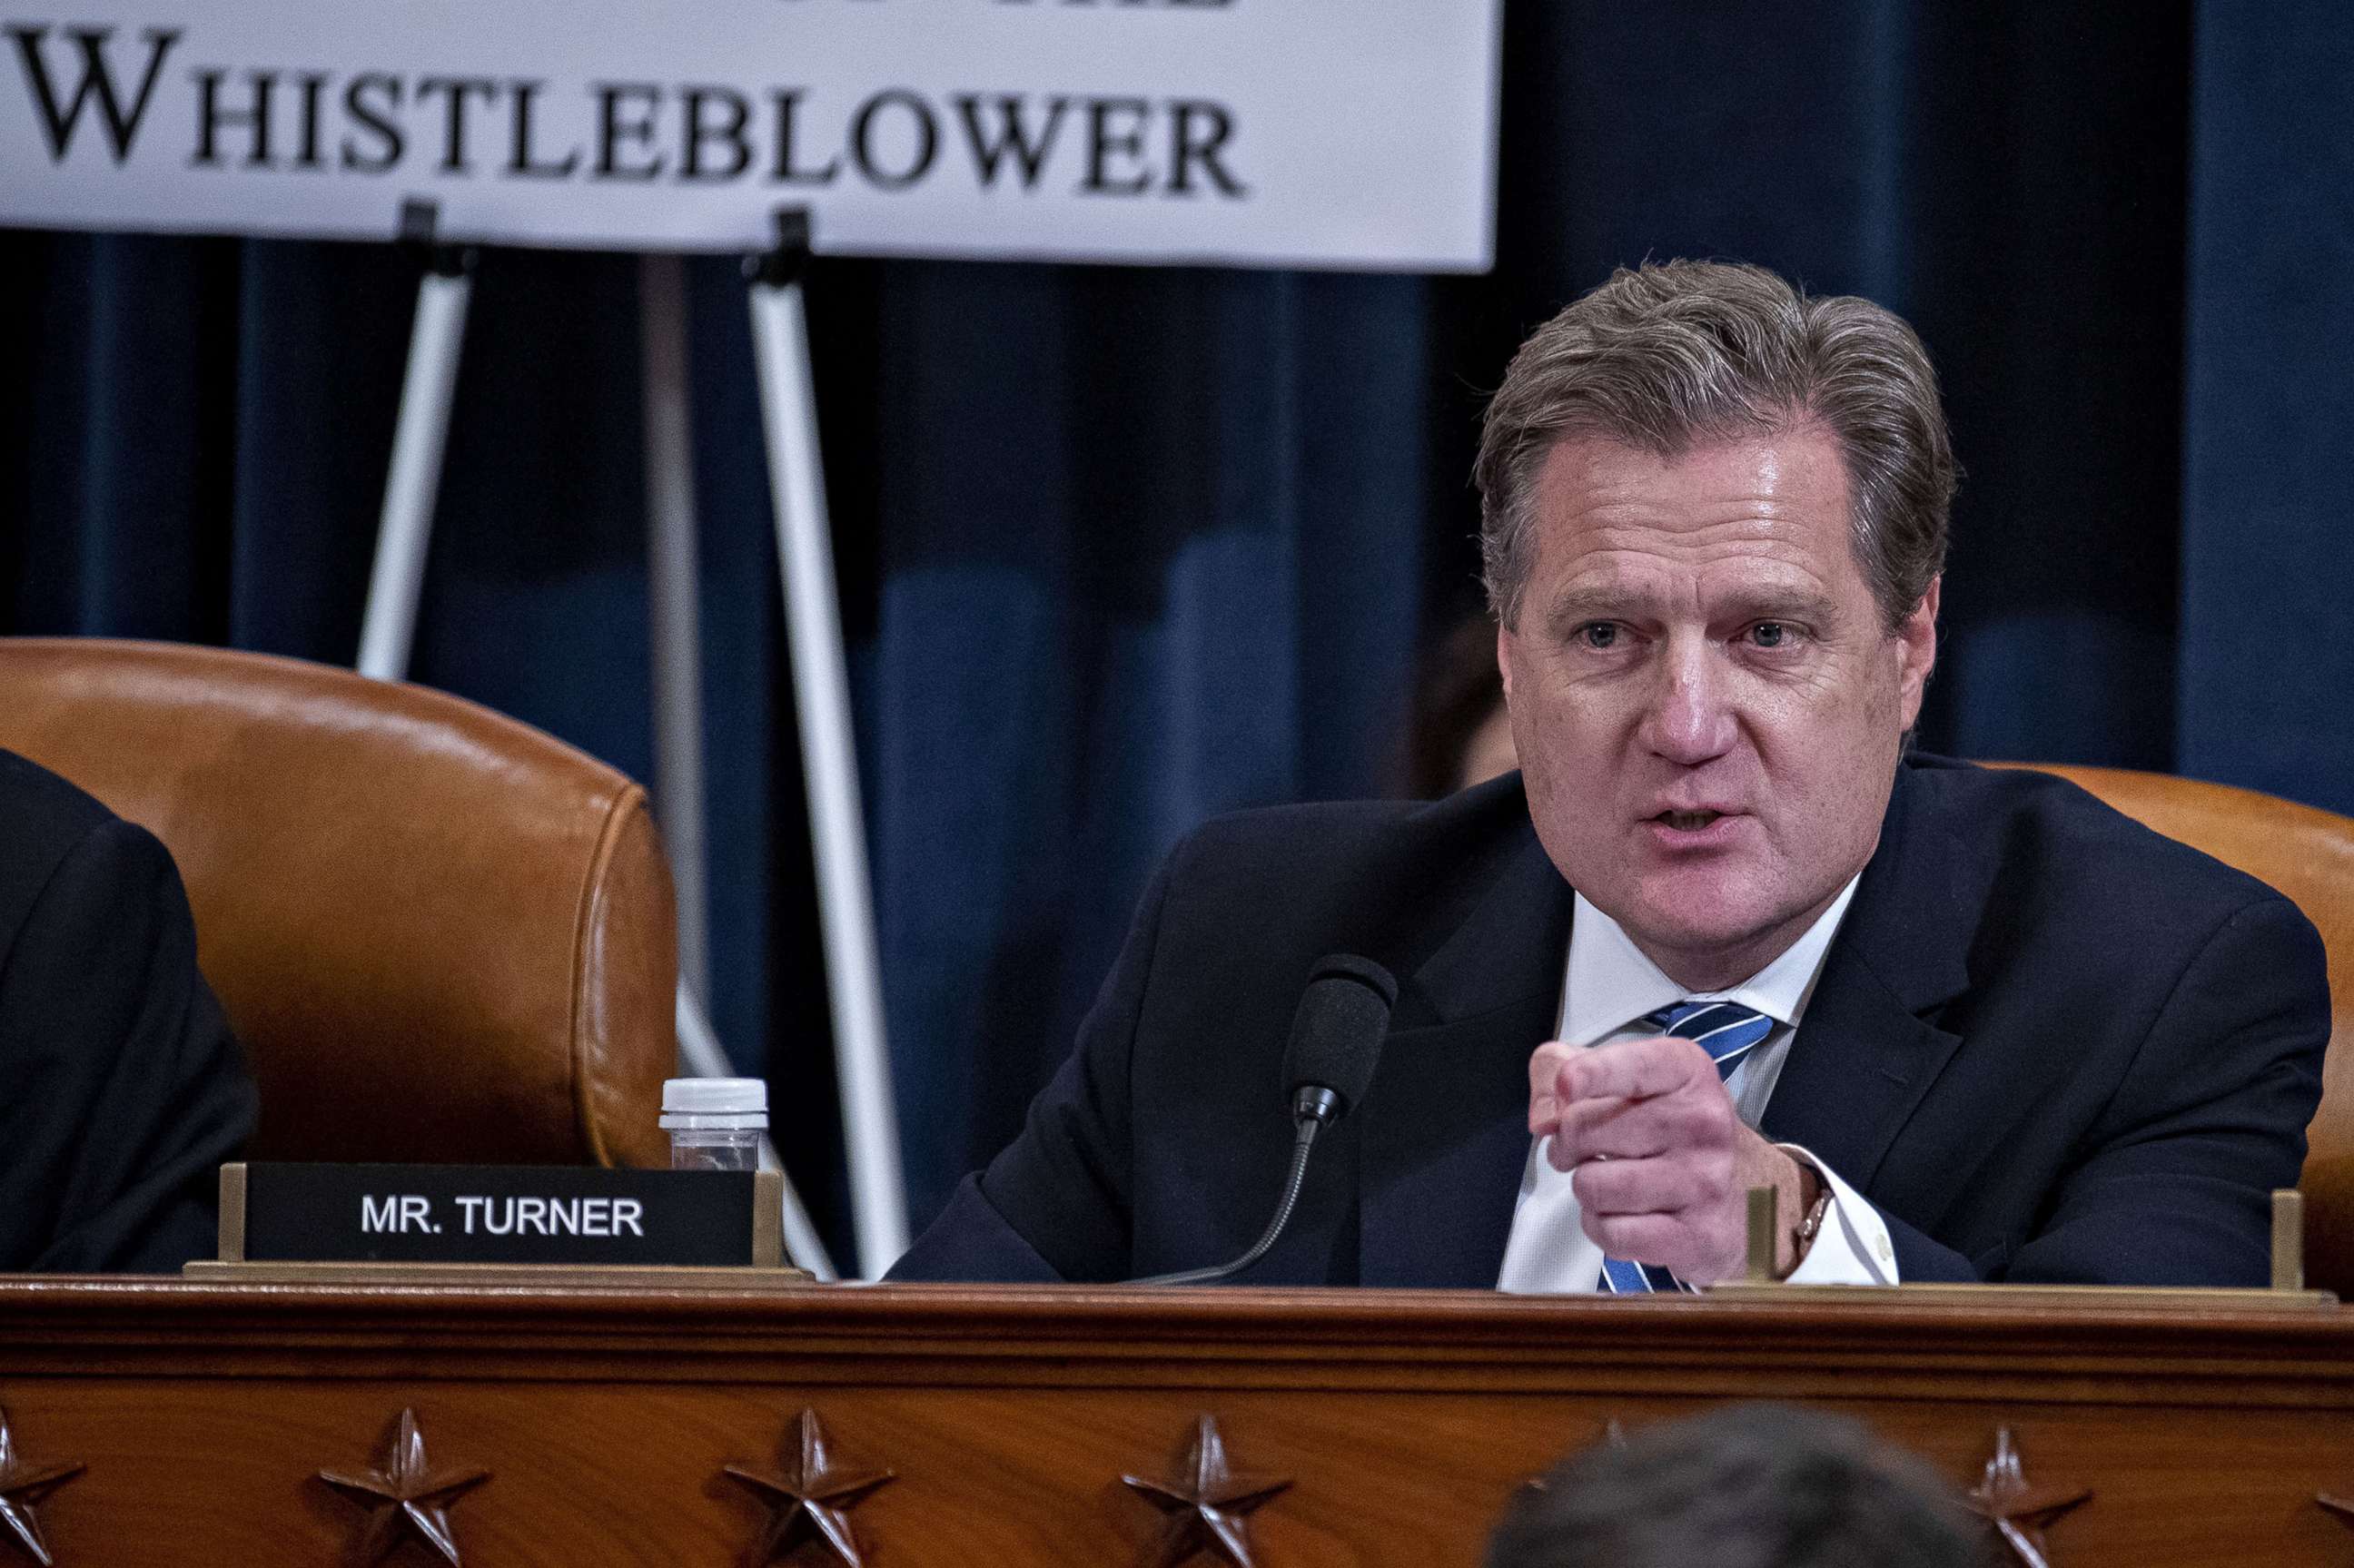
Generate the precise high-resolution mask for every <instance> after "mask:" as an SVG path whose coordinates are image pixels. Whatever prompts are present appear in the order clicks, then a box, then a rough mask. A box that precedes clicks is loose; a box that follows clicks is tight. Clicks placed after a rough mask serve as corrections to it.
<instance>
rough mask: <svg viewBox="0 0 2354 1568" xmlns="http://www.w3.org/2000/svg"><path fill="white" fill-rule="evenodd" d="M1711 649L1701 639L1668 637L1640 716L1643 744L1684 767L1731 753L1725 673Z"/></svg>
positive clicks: (1729, 698)
mask: <svg viewBox="0 0 2354 1568" xmlns="http://www.w3.org/2000/svg"><path fill="white" fill-rule="evenodd" d="M1712 652H1713V650H1712V648H1711V646H1710V643H1709V641H1708V639H1707V638H1705V637H1671V638H1670V639H1669V641H1668V646H1667V648H1666V650H1665V651H1664V653H1663V656H1662V657H1661V659H1660V661H1659V683H1658V685H1657V687H1656V689H1655V690H1654V691H1653V692H1652V694H1651V699H1650V703H1649V706H1648V707H1647V708H1646V709H1645V711H1644V715H1643V730H1642V739H1643V744H1644V745H1645V746H1646V747H1649V749H1650V750H1651V751H1652V753H1653V754H1654V755H1656V756H1659V757H1663V758H1667V759H1668V760H1669V761H1670V762H1674V763H1679V764H1681V765H1682V766H1684V767H1687V768H1691V767H1697V766H1699V765H1700V764H1701V763H1703V762H1707V761H1711V760H1712V759H1713V758H1718V757H1722V756H1723V755H1724V754H1725V753H1726V752H1727V751H1730V750H1731V749H1732V748H1733V745H1734V736H1735V735H1736V734H1737V733H1738V730H1739V726H1738V725H1737V724H1736V723H1735V721H1734V714H1733V703H1732V694H1731V692H1730V691H1729V690H1728V683H1727V681H1726V672H1724V671H1723V670H1722V669H1720V668H1719V667H1718V665H1717V662H1716V661H1715V659H1714V658H1713V657H1712Z"/></svg>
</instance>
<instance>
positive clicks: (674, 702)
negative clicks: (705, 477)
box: [358, 201, 907, 1279]
mask: <svg viewBox="0 0 2354 1568" xmlns="http://www.w3.org/2000/svg"><path fill="white" fill-rule="evenodd" d="M435 227H436V212H435V208H434V207H433V204H431V203H429V202H418V201H411V202H407V203H404V204H403V205H402V208H401V224H400V233H401V238H402V239H403V240H404V241H406V242H408V243H410V244H412V245H415V246H417V247H418V248H419V249H421V251H422V252H423V254H424V255H425V257H426V266H425V271H424V276H423V277H422V279H421V280H420V281H419V285H418V302H417V319H416V324H415V326H414V327H413V329H412V331H411V334H410V338H409V353H408V368H407V371H406V374H405V375H404V376H403V379H402V384H401V395H400V415H399V419H398V424H397V425H396V427H395V430H394V435H393V450H392V461H391V464H390V467H389V471H388V472H387V478H386V482H385V501H384V511H383V514H382V517H381V519H380V522H379V524H378V529H377V535H376V559H375V564H374V567H373V568H372V570H371V572H370V575H369V579H368V596H367V607H366V613H365V615H364V617H363V620H362V625H361V633H360V657H359V664H358V667H359V670H360V673H362V674H365V675H368V676H371V677H373V678H375V679H377V680H388V681H389V680H400V679H403V678H404V677H405V676H406V674H407V673H408V659H409V651H410V646H411V644H412V642H413V641H414V639H415V633H416V629H417V614H418V602H419V594H420V590H421V588H422V585H423V582H424V577H425V563H426V558H427V556H428V554H429V548H430V546H431V542H432V527H433V503H434V498H435V495H436V493H438V491H439V490H440V476H441V459H442V454H443V451H444V450H445V448H446V446H447V442H448V437H449V430H450V415H451V406H452V403H453V400H454V393H455V391H456V387H457V379H458V363H459V357H460V352H461V345H462V343H463V339H464V335H465V324H466V313H467V304H468V302H469V300H470V298H471V296H472V270H473V261H474V257H473V252H472V250H471V249H464V248H461V247H457V246H451V245H448V244H445V243H441V242H440V241H438V240H437V238H436V237H435V233H434V230H435ZM778 232H779V246H778V249H776V250H775V251H773V252H771V253H770V255H769V257H767V258H765V259H763V260H760V261H759V262H758V267H757V270H756V276H755V281H754V283H753V286H752V289H751V309H752V318H753V341H754V347H755V354H756V358H757V361H758V367H759V376H760V385H761V407H762V411H763V420H762V425H763V430H764V433H765V435H766V437H767V443H768V452H769V479H770V484H771V487H772V490H773V492H774V494H775V498H776V503H777V536H778V549H779V557H780V564H781V567H782V571H783V577H784V587H785V624H786V630H787V635H788V639H789V641H790V649H791V655H792V664H793V679H794V696H795V703H796V711H797V713H798V714H799V716H800V719H801V726H800V727H801V753H802V758H803V765H804V767H805V768H807V769H808V772H809V790H808V792H809V799H810V829H811V842H812V846H813V848H814V850H815V861H816V864H817V870H818V895H819V903H820V915H821V921H822V927H823V930H824V938H825V954H826V967H827V979H828V981H829V984H828V991H829V994H830V996H831V998H832V1016H833V1022H834V1038H835V1043H836V1046H835V1049H836V1055H837V1057H838V1058H839V1060H840V1069H841V1071H840V1077H841V1082H842V1102H843V1123H844V1142H845V1144H846V1146H847V1150H848V1153H849V1160H850V1179H851V1192H852V1204H853V1211H854V1221H855V1226H856V1232H857V1238H858V1251H859V1256H860V1258H861V1260H862V1262H863V1263H864V1266H865V1271H866V1273H867V1274H868V1275H869V1276H873V1275H875V1274H879V1273H880V1272H881V1271H882V1270H883V1269H884V1268H885V1267H886V1266H888V1265H889V1264H890V1262H891V1261H892V1260H893V1259H895V1258H896V1257H897V1256H898V1255H900V1254H901V1253H902V1252H904V1251H906V1250H907V1199H906V1192H905V1188H904V1185H903V1182H902V1178H901V1174H900V1169H899V1146H898V1129H897V1119H896V1114H895V1112H894V1110H893V1104H892V1091H891V1072H890V1062H889V1057H888V1055H887V1054H886V1052H885V1040H884V1036H883V1011H882V985H881V980H880V971H879V968H878V966H877V963H876V960H875V924H874V912H873V896H872V893H871V885H870V883H869V880H868V875H867V866H866V855H865V829H864V816H863V815H862V813H861V810H860V806H859V793H858V778H857V761H856V751H855V748H854V745H853V742H852V736H851V728H850V703H849V683H848V679H847V674H846V670H845V663H844V660H843V646H842V626H841V616H840V610H839V608H838V605H837V600H836V594H837V590H836V588H835V583H834V576H833V563H832V544H831V538H830V535H828V533H827V523H826V516H825V502H824V490H823V479H822V473H823V471H822V466H821V463H820V459H819V453H818V441H817V420H816V407H815V402H814V399H813V397H812V395H811V386H812V383H811V376H810V369H809V345H808V336H807V332H806V327H805V321H804V317H803V315H802V306H801V284H800V280H801V275H802V273H803V271H804V270H806V267H807V262H808V256H809V245H808V235H809V224H808V217H807V215H806V213H805V212H800V211H795V212H792V213H790V214H789V213H783V212H780V213H779V215H778ZM641 282H642V284H644V285H645V295H646V302H645V306H644V310H645V323H644V328H643V336H642V341H641V350H642V354H643V355H644V358H645V368H646V376H645V398H646V416H645V417H646V435H647V450H646V468H647V475H646V485H647V498H648V512H649V524H648V526H649V554H648V597H649V607H650V615H651V622H652V625H651V631H650V634H651V637H652V648H651V652H652V661H653V670H654V682H653V684H654V708H653V720H654V734H655V749H656V779H655V789H656V812H657V815H658V817H659V818H660V820H661V821H662V822H663V832H664V838H665V841H666V842H667V843H668V844H669V846H670V849H671V853H672V859H673V876H674V877H675V879H676V881H677V884H678V888H679V895H680V896H679V906H680V926H679V930H680V944H679V946H680V952H679V959H680V965H679V968H680V975H679V987H678V997H677V1008H676V1017H677V1024H678V1044H679V1054H680V1058H681V1061H682V1063H683V1064H684V1065H685V1066H686V1067H687V1068H688V1069H689V1070H690V1071H691V1072H693V1073H695V1075H699V1076H705V1077H715V1076H726V1075H729V1074H730V1073H731V1072H732V1071H733V1069H732V1067H731V1065H729V1062H728V1060H727V1055H726V1051H725V1050H724V1049H723V1048H722V1047H721V1045H720V1043H719V1040H718V1037H717V1035H716V1033H715V1032H714V1031H713V1029H712V1028H711V1024H710V1022H709V1020H708V1018H707V1017H706V1016H705V1012H704V1009H703V1006H702V1003H701V1001H700V1000H699V999H700V996H701V995H702V993H703V991H704V989H705V986H706V985H707V984H708V980H707V973H708V970H707V965H708V957H707V954H708V947H707V942H706V940H705V916H704V907H705V906H704V901H703V889H704V866H705V859H704V843H703V826H702V823H703V814H702V779H703V764H702V734H703V712H702V694H701V679H700V662H701V639H700V635H699V628H698V618H697V615H696V604H695V595H696V591H697V588H696V570H695V492H694V480H693V456H694V454H693V449H692V442H691V427H690V425H689V422H688V413H687V388H686V375H685V366H686V346H685V313H684V275H683V269H681V268H680V266H679V264H678V262H677V260H676V259H675V258H653V257H650V258H646V259H645V260H644V262H643V270H642V272H641ZM761 1153H762V1162H763V1164H764V1165H765V1166H768V1167H769V1168H771V1169H779V1170H780V1169H781V1166H780V1164H779V1161H778V1160H777V1158H776V1152H775V1150H774V1149H773V1147H769V1146H768V1145H767V1144H766V1143H765V1142H764V1145H763V1148H762V1150H761ZM784 1191H785V1205H784V1211H785V1212H784V1231H785V1244H786V1246H787V1249H788V1251H789V1252H790V1255H791V1256H792V1259H793V1261H794V1262H795V1263H797V1264H799V1265H800V1266H802V1267H804V1268H807V1269H809V1270H810V1271H811V1273H812V1274H814V1275H816V1276H817V1277H819V1278H821V1279H832V1278H834V1277H836V1276H835V1270H834V1267H833V1265H832V1259H831V1258H829V1257H828V1256H827V1255H826V1249H825V1245H824V1243H823V1242H822V1239H821V1238H820V1237H819V1235H818V1234H817V1228H816V1226H815V1225H814V1224H811V1221H810V1218H809V1214H808V1212H807V1210H806V1209H805V1208H804V1207H803V1205H802V1203H801V1197H800V1195H799V1194H798V1193H797V1192H795V1191H794V1190H793V1188H792V1185H791V1183H790V1181H787V1183H786V1185H785V1190H784Z"/></svg>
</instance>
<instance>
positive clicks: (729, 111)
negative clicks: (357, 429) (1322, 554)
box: [0, 0, 1500, 270]
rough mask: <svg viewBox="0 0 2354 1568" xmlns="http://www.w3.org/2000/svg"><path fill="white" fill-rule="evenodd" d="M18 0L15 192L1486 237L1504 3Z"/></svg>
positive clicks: (370, 227)
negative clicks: (789, 212)
mask: <svg viewBox="0 0 2354 1568" xmlns="http://www.w3.org/2000/svg"><path fill="white" fill-rule="evenodd" d="M27 5H28V0H0V30H5V39H4V40H0V57H5V58H0V223H5V224H17V225H32V226H39V227H50V228H106V229H168V230H180V231H196V232H209V233H238V234H272V235H311V236H329V237H339V238H376V239H382V238H390V237H391V236H392V235H393V233H394V232H395V229H396V227H397V223H398V212H399V208H400V206H401V203H402V201H403V200H404V199H408V198H423V199H427V200H429V201H432V202H434V203H435V204H436V205H437V207H438V209H439V212H440V223H441V232H442V234H444V235H445V236H448V237H450V238H461V239H470V240H483V241H493V242H501V243H511V244H525V245H559V246H594V247H610V248H615V249H640V250H646V249H690V250H691V249H760V248H761V247H762V246H764V245H765V244H766V243H767V242H768V239H769V235H770V234H771V232H772V227H773V226H772V222H771V217H770V215H771V214H772V212H773V211H774V210H775V209H776V208H778V207H787V206H800V207H808V208H809V209H810V210H811V215H812V221H813V224H814V227H815V230H816V243H817V248H818V249H821V250H825V251H833V252H850V253H858V254H871V255H890V254H898V255H928V256H942V255H947V256H987V257H1029V258H1058V259H1071V260H1118V261H1188V260H1197V261H1219V262H1243V263H1250V264H1257V265H1272V266H1287V267H1288V266H1303V267H1370V268H1399V269H1415V270H1478V269H1483V268H1485V267H1487V266H1488V265H1489V263H1490V249H1491V240H1492V234H1493V228H1494V222H1493V218H1494V192H1495V180H1496V175H1495V146H1496V128H1495V127H1496V96H1497V68H1498V52H1499V28H1500V0H673V3H668V4H649V3H647V0H636V3H631V0H562V3H560V4H552V5H531V4H517V3H514V0H489V3H484V0H46V3H44V4H43V5H42V8H41V9H39V10H32V9H28V8H27Z"/></svg>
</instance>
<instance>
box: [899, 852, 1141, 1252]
mask: <svg viewBox="0 0 2354 1568" xmlns="http://www.w3.org/2000/svg"><path fill="white" fill-rule="evenodd" d="M1185 848H1186V846H1184V845H1180V846H1179V847H1178V849H1177V851H1176V852H1175V853H1172V855H1171V856H1170V857H1169V859H1168V861H1167V862H1166V863H1164V864H1163V866H1162V868H1161V872H1160V874H1158V875H1156V876H1155V877H1154V878H1153V881H1152V885H1151V886H1150V888H1149V889H1148V890H1147V891H1146V893H1145V895H1144V898H1143V901H1142V902H1141V903H1140V905H1139V906H1138V908H1137V914H1136V918H1135V921H1134V923H1133V924H1132V925H1131V926H1130V927H1129V934H1128V940H1127V942H1126V943H1125V944H1124V945H1123V946H1122V947H1121V948H1120V953H1119V959H1117V960H1116V961H1115V962H1114V963H1113V965H1112V969H1111V973H1110V975H1109V976H1108V978H1107V979H1106V980H1105V981H1104V986H1103V990H1102V991H1100V992H1099V993H1098V994H1097V997H1096V1003H1095V1006H1094V1007H1093V1008H1091V1009H1090V1010H1089V1011H1088V1012H1087V1018H1086V1020H1085V1022H1082V1023H1081V1024H1080V1025H1079V1038H1078V1045H1077V1048H1076V1050H1074V1051H1073V1052H1072V1053H1071V1054H1070V1056H1069V1057H1068V1058H1067V1059H1066V1060H1065V1062H1064V1063H1063V1065H1062V1067H1061V1069H1060V1070H1059V1071H1057V1072H1056V1073H1055V1076H1054V1079H1053V1081H1051V1082H1050V1083H1048V1084H1047V1086H1046V1087H1045V1088H1044V1090H1042V1091H1040V1093H1039V1095H1038V1097H1037V1098H1036V1099H1035V1100H1034V1101H1033V1102H1031V1106H1030V1112H1029V1117H1028V1119H1027V1121H1026V1122H1025V1123H1024V1125H1023V1129H1022V1132H1021V1134H1020V1136H1019V1137H1017V1138H1015V1139H1014V1140H1013V1142H1012V1143H1010V1144H1008V1145H1007V1146H1006V1148H1005V1150H1004V1151H1003V1152H1002V1153H1001V1154H999V1155H998V1156H997V1158H996V1159H994V1160H991V1161H990V1163H989V1166H988V1168H987V1169H986V1170H984V1171H981V1172H980V1173H979V1174H977V1175H971V1176H967V1177H966V1178H965V1179H964V1181H963V1182H962V1183H961V1184H960V1185H959V1186H958V1188H957V1190H956V1193H955V1195H954V1196H953V1197H952V1198H950V1199H949V1204H948V1207H947V1208H946V1209H945V1210H943V1211H942V1212H941V1213H940V1216H939V1218H938V1219H937V1220H935V1221H934V1222H933V1223H932V1224H930V1225H929V1226H928V1227H927V1228H926V1230H925V1231H924V1234H922V1235H920V1236H918V1237H917V1239H916V1244H915V1245H914V1246H912V1247H911V1248H909V1249H908V1251H907V1255H906V1256H905V1257H902V1258H901V1259H900V1260H899V1261H898V1263H897V1264H896V1265H895V1266H893V1267H892V1269H891V1271H890V1274H889V1277H890V1278H892V1279H898V1280H914V1279H957V1280H973V1281H982V1280H987V1281H996V1282H1002V1283H1053V1282H1055V1281H1059V1280H1116V1279H1125V1278H1127V1277H1129V1275H1130V1274H1131V1273H1132V1272H1133V1270H1132V1269H1131V1267H1130V1266H1129V1258H1130V1254H1131V1247H1130V1235H1129V1213H1130V1202H1131V1198H1132V1192H1131V1186H1132V1180H1133V1174H1134V1172H1133V1164H1132V1160H1131V1151H1132V1149H1133V1144H1132V1142H1131V1131H1130V1126H1129V1116H1130V1097H1129V1063H1130V1059H1131V1056H1132V1054H1133V1052H1134V1048H1135V1044H1136V1033H1137V1029H1138V1025H1139V1022H1140V1020H1141V1018H1142V1016H1143V1011H1144V1004H1145V993H1146V991H1147V988H1148V985H1149V982H1150V978H1151V969H1152V959H1153V949H1154V947H1155V945H1156V943H1157V942H1158V940H1159V938H1160V927H1161V910H1162V908H1163V907H1164V906H1165V905H1166V903H1167V901H1168V895H1169V885H1170V883H1171V881H1172V879H1173V877H1174V875H1175V874H1176V868H1177V866H1178V865H1179V863H1181V862H1182V860H1183V858H1184V855H1185Z"/></svg>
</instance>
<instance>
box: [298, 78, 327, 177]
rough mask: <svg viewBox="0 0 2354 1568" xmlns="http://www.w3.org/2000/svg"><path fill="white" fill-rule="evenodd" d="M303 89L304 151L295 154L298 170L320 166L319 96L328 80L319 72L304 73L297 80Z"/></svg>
mask: <svg viewBox="0 0 2354 1568" xmlns="http://www.w3.org/2000/svg"><path fill="white" fill-rule="evenodd" d="M295 80H296V81H297V82H299V83H301V85H302V151H301V152H299V153H297V154H294V166H295V167H296V168H298V169H315V168H317V167H318V166H319V94H320V92H321V90H323V89H324V88H325V87H326V85H327V79H326V77H324V76H323V75H322V74H320V73H319V72H317V71H304V72H303V73H302V75H301V76H299V77H297V78H295Z"/></svg>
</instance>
